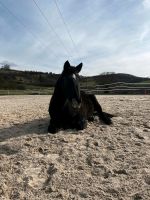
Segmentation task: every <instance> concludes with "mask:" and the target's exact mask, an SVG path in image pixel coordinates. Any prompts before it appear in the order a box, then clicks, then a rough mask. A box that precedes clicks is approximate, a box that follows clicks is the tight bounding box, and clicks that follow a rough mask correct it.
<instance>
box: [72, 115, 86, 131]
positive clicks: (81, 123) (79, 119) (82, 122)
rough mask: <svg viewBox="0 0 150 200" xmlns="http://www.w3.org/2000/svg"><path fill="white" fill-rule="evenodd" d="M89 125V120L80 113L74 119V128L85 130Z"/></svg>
mask: <svg viewBox="0 0 150 200" xmlns="http://www.w3.org/2000/svg"><path fill="white" fill-rule="evenodd" d="M86 127H87V120H86V119H85V117H83V116H81V115H80V114H78V115H76V116H75V117H74V119H73V121H72V128H75V129H77V130H83V129H85V128H86Z"/></svg>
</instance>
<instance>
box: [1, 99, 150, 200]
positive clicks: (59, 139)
mask: <svg viewBox="0 0 150 200" xmlns="http://www.w3.org/2000/svg"><path fill="white" fill-rule="evenodd" d="M49 99H50V97H49V96H0V200H3V199H6V200H7V199H13V200H18V199H24V200H39V199H40V200H47V199H52V200H55V199H57V200H59V199H64V200H71V199H74V200H78V199H81V200H82V199H91V200H128V199H133V200H141V199H143V200H147V199H150V96H98V100H99V102H100V103H101V105H102V107H103V110H105V111H107V112H110V113H112V114H115V115H116V117H114V118H113V125H111V126H107V125H104V124H103V123H102V122H99V121H98V119H95V121H94V122H92V123H89V124H88V127H87V129H85V130H84V131H79V132H77V131H76V130H67V131H60V132H58V133H57V134H55V135H51V134H48V133H47V126H48V122H49V116H48V104H49Z"/></svg>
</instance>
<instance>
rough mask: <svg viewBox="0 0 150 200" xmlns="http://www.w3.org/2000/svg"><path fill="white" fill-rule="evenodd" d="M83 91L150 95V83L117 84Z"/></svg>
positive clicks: (98, 86)
mask: <svg viewBox="0 0 150 200" xmlns="http://www.w3.org/2000/svg"><path fill="white" fill-rule="evenodd" d="M81 89H82V90H83V91H86V92H87V93H92V94H150V83H125V82H116V83H111V84H104V85H96V86H95V87H92V88H88V87H86V88H81Z"/></svg>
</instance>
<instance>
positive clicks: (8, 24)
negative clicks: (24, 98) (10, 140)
mask: <svg viewBox="0 0 150 200" xmlns="http://www.w3.org/2000/svg"><path fill="white" fill-rule="evenodd" d="M35 1H36V2H37V4H38V5H39V7H40V9H41V10H42V11H43V12H44V14H45V16H46V18H47V19H48V22H49V25H48V24H47V22H46V20H45V19H44V18H43V17H42V16H41V14H40V12H39V10H38V9H37V7H36V5H35V4H34V1H33V0H0V47H1V48H0V64H1V65H2V64H4V63H10V64H11V66H12V68H15V69H20V70H35V71H46V72H54V73H60V72H61V71H62V67H63V63H64V62H65V61H66V60H69V61H70V63H71V64H72V65H77V64H78V63H80V62H83V70H82V73H81V74H83V75H88V76H89V75H96V74H100V73H102V72H116V73H120V72H121V73H129V74H134V75H137V76H149V77H150V0H35ZM55 1H57V4H58V6H59V8H60V10H61V13H62V15H63V18H64V20H65V22H66V24H67V27H68V29H69V31H70V33H71V36H72V38H73V41H74V43H75V45H73V43H72V41H71V39H70V37H69V36H68V33H67V31H66V27H65V26H64V23H63V21H62V19H61V18H60V15H59V13H58V10H57V7H56V4H55ZM4 6H5V7H4ZM6 8H7V9H6ZM8 9H9V11H8ZM10 12H11V13H10ZM20 22H21V23H20Z"/></svg>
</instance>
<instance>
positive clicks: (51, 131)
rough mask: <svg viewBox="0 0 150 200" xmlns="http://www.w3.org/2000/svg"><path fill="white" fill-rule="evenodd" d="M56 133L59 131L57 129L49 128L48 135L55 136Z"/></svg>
mask: <svg viewBox="0 0 150 200" xmlns="http://www.w3.org/2000/svg"><path fill="white" fill-rule="evenodd" d="M56 132H57V129H56V128H55V127H51V126H49V127H48V133H51V134H55V133H56Z"/></svg>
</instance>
